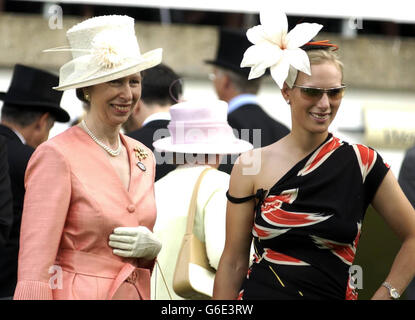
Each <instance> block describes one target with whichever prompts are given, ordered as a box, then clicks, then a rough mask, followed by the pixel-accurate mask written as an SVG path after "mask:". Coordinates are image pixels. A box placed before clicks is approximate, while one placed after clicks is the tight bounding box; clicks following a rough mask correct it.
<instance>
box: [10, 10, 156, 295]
mask: <svg viewBox="0 0 415 320" xmlns="http://www.w3.org/2000/svg"><path fill="white" fill-rule="evenodd" d="M67 37H68V40H69V42H70V45H71V47H70V48H69V49H62V48H60V49H52V50H55V51H56V50H59V51H60V50H69V51H71V52H72V54H73V60H71V61H70V62H68V63H67V64H65V65H64V66H63V67H62V68H61V70H60V81H59V82H60V83H59V87H56V88H55V89H57V90H66V89H73V88H75V89H77V96H78V97H80V98H81V99H82V100H84V101H85V102H87V103H88V104H90V108H89V109H90V110H89V111H88V113H87V114H86V116H85V118H84V121H82V123H81V124H79V125H78V126H75V127H72V128H70V129H68V130H66V131H65V132H63V133H62V134H60V135H58V136H56V137H54V138H52V139H50V140H49V141H47V142H45V143H43V144H42V145H41V146H39V147H38V148H37V150H36V152H35V153H34V154H33V156H32V158H31V160H30V162H29V164H28V168H27V171H26V177H25V186H26V196H25V202H24V209H23V218H22V227H21V239H20V244H21V245H20V252H19V262H18V283H17V287H16V290H15V295H14V298H15V299H149V297H150V272H151V270H152V267H153V265H154V259H155V257H156V256H157V254H158V252H159V250H160V248H161V244H160V242H159V241H158V240H157V239H156V238H155V237H154V235H153V233H152V232H151V230H152V228H153V225H154V222H155V217H156V207H155V200H154V170H155V160H154V156H153V154H152V153H151V151H150V150H149V149H147V148H146V147H145V146H144V145H143V144H141V143H139V142H138V141H136V140H133V139H131V138H129V137H126V136H124V135H122V134H120V128H121V124H122V123H123V122H124V121H126V120H127V119H128V117H129V115H130V114H131V112H132V108H133V107H134V106H135V104H136V103H137V101H138V99H139V98H140V95H141V83H140V81H141V75H140V71H142V70H144V69H147V68H150V67H152V66H154V65H156V64H158V63H160V61H161V49H156V50H153V51H150V52H148V53H146V54H140V51H139V47H138V43H137V38H136V36H135V32H134V20H133V19H132V18H130V17H127V16H102V17H95V18H91V19H88V20H86V21H84V22H82V23H80V24H77V25H75V26H74V27H72V28H71V29H70V30H68V32H67Z"/></svg>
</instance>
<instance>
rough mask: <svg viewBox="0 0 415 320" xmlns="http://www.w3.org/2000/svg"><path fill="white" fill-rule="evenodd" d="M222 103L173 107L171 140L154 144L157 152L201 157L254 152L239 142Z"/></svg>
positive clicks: (241, 141)
mask: <svg viewBox="0 0 415 320" xmlns="http://www.w3.org/2000/svg"><path fill="white" fill-rule="evenodd" d="M227 110H228V104H227V103H226V102H225V101H222V100H212V101H209V100H208V101H204V102H199V101H198V102H190V101H185V102H179V103H177V104H175V105H173V106H171V107H170V115H171V121H170V123H169V125H168V126H167V128H168V129H169V132H170V137H166V138H162V139H159V140H156V141H154V143H153V146H154V147H155V149H156V150H157V151H167V152H177V153H197V154H238V153H242V152H246V151H249V150H251V149H253V145H252V144H251V143H249V142H247V141H244V140H241V139H237V138H236V137H235V135H234V134H233V130H232V128H231V126H230V125H229V124H228V121H227Z"/></svg>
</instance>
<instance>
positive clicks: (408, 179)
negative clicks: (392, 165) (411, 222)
mask: <svg viewBox="0 0 415 320" xmlns="http://www.w3.org/2000/svg"><path fill="white" fill-rule="evenodd" d="M398 181H399V184H400V186H401V188H402V190H403V192H404V193H405V195H406V197H407V198H408V200H409V201H410V202H411V204H412V206H413V207H414V208H415V148H413V149H410V150H409V151H408V152H407V153H406V154H405V158H404V159H403V162H402V166H401V169H400V171H399V179H398Z"/></svg>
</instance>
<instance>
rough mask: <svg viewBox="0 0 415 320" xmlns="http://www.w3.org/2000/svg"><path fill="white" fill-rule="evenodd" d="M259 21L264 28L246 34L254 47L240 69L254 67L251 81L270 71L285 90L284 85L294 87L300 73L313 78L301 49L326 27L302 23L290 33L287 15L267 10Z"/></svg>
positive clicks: (253, 28)
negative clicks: (267, 70)
mask: <svg viewBox="0 0 415 320" xmlns="http://www.w3.org/2000/svg"><path fill="white" fill-rule="evenodd" d="M259 17H260V22H261V24H260V25H258V26H255V27H252V28H250V29H249V30H248V31H247V32H246V36H247V38H248V40H249V41H250V42H252V43H253V45H252V46H251V47H249V48H248V49H247V50H246V51H245V54H244V57H243V59H242V62H241V67H251V72H250V74H249V77H248V79H249V80H250V79H255V78H258V77H260V76H262V75H263V74H264V73H265V70H266V69H267V68H270V71H271V76H272V78H273V79H274V81H275V82H276V83H277V85H278V86H279V87H280V88H282V86H283V84H284V81H285V82H286V83H287V84H288V86H289V87H292V85H293V84H294V81H295V79H296V77H297V71H298V70H299V71H302V72H304V73H306V74H308V75H311V69H310V60H309V59H308V56H307V54H306V53H305V51H304V50H303V49H301V48H300V47H301V46H303V45H304V44H306V43H307V42H309V41H310V40H311V39H313V38H314V37H315V36H316V35H317V33H318V32H319V31H320V30H321V28H322V27H323V26H322V25H321V24H317V23H301V24H298V25H296V26H295V28H294V29H292V30H291V31H290V32H288V33H287V30H288V21H287V16H286V14H285V13H284V12H282V11H280V10H277V9H275V8H269V7H267V8H266V9H263V10H261V11H260V14H259Z"/></svg>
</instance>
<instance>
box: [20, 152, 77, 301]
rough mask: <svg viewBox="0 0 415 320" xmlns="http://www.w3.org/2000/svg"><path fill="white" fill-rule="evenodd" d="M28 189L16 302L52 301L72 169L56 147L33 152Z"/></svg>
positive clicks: (26, 180)
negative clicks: (26, 300) (57, 256)
mask: <svg viewBox="0 0 415 320" xmlns="http://www.w3.org/2000/svg"><path fill="white" fill-rule="evenodd" d="M25 188H26V193H25V200H24V206H23V215H22V225H21V232H20V251H19V260H18V279H17V286H16V290H15V294H14V299H30V300H36V299H53V294H52V287H53V286H52V285H51V284H53V282H52V281H51V280H52V276H55V275H54V274H53V273H54V270H57V268H56V266H55V259H56V255H57V252H58V248H59V244H60V239H61V237H62V232H63V228H64V224H65V220H66V215H67V212H68V208H69V203H70V198H71V173H70V169H69V165H68V164H67V162H66V161H65V158H64V157H63V155H62V154H61V153H59V152H58V150H57V148H54V147H53V145H51V144H43V145H41V146H39V147H38V148H37V149H36V151H35V152H34V154H33V156H32V157H31V159H30V161H29V164H28V167H27V170H26V175H25ZM49 272H51V273H49Z"/></svg>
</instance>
